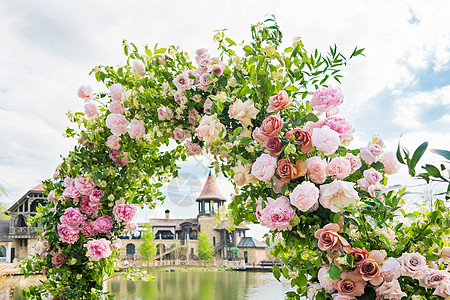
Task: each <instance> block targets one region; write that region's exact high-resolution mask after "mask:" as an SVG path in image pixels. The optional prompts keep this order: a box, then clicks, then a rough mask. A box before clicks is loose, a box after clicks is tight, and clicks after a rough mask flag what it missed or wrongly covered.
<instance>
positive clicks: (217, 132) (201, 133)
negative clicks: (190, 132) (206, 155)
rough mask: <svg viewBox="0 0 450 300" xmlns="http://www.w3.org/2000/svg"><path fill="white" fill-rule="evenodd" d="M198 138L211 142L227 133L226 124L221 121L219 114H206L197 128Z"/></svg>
mask: <svg viewBox="0 0 450 300" xmlns="http://www.w3.org/2000/svg"><path fill="white" fill-rule="evenodd" d="M195 132H196V133H197V135H198V138H199V139H200V140H201V141H205V142H206V143H207V144H211V143H212V142H214V141H216V140H221V139H222V137H224V136H225V135H226V129H225V126H224V125H223V124H222V123H220V121H219V119H218V118H217V114H214V115H212V116H208V115H204V116H203V118H202V119H201V121H200V124H199V126H198V127H197V129H195Z"/></svg>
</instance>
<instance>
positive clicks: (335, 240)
mask: <svg viewBox="0 0 450 300" xmlns="http://www.w3.org/2000/svg"><path fill="white" fill-rule="evenodd" d="M339 229H340V227H339V225H338V224H335V223H329V224H327V225H325V226H324V227H323V228H322V229H319V230H317V231H316V233H315V234H314V236H315V237H316V238H317V239H318V240H319V243H318V246H319V249H320V250H322V251H327V250H339V249H341V247H342V244H341V241H340V238H339V234H338V233H337V232H338V231H339Z"/></svg>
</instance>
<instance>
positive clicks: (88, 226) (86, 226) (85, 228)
mask: <svg viewBox="0 0 450 300" xmlns="http://www.w3.org/2000/svg"><path fill="white" fill-rule="evenodd" d="M80 231H81V233H82V234H83V235H84V236H85V237H90V236H94V235H96V234H97V233H98V232H97V231H96V230H95V228H94V223H93V222H92V220H89V221H86V222H84V223H83V224H81V228H80Z"/></svg>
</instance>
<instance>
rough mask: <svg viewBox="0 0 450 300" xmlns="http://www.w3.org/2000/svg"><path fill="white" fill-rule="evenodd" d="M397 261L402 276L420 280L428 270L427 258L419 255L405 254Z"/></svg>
mask: <svg viewBox="0 0 450 300" xmlns="http://www.w3.org/2000/svg"><path fill="white" fill-rule="evenodd" d="M397 260H398V262H399V263H400V271H401V274H402V276H409V277H412V278H414V279H419V278H420V277H421V276H423V275H424V274H425V272H426V270H427V269H428V266H427V261H426V259H425V257H423V256H422V255H420V254H419V253H403V254H402V256H401V257H399V258H398V259H397Z"/></svg>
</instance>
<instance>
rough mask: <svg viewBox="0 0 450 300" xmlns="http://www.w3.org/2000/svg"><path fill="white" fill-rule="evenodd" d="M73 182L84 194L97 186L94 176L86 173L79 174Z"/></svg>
mask: <svg viewBox="0 0 450 300" xmlns="http://www.w3.org/2000/svg"><path fill="white" fill-rule="evenodd" d="M73 182H74V185H75V187H76V189H77V190H79V191H80V193H81V194H82V195H89V194H90V193H91V192H92V191H93V190H94V188H95V183H94V181H93V180H92V178H91V177H90V176H87V175H85V174H82V175H78V176H77V177H76V178H75V180H74V181H73Z"/></svg>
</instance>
